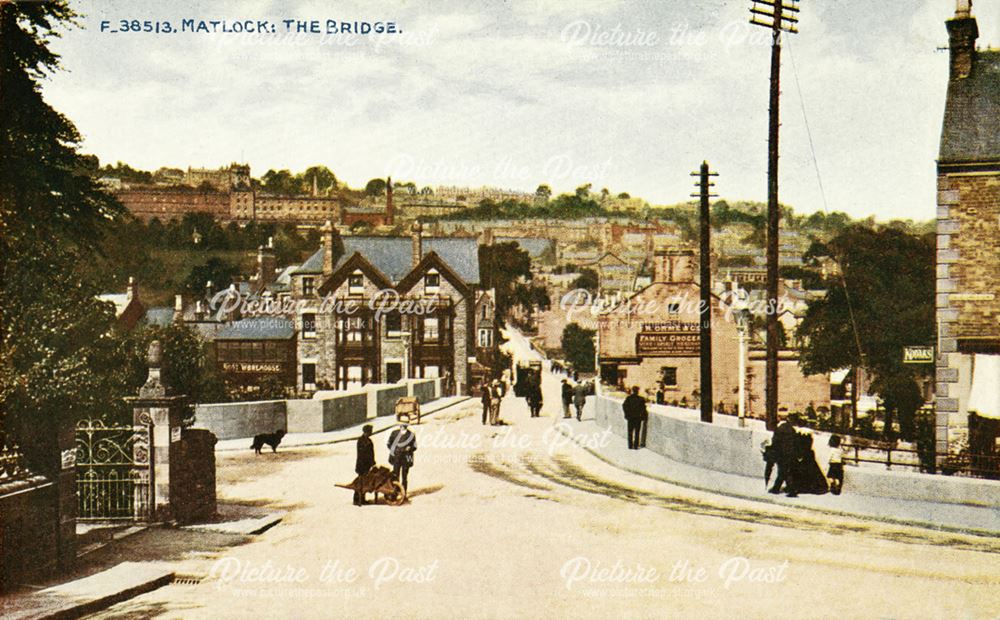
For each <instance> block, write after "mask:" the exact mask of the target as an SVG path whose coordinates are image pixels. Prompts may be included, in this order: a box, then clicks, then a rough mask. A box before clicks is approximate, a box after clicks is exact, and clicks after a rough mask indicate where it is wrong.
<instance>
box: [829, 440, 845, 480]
mask: <svg viewBox="0 0 1000 620" xmlns="http://www.w3.org/2000/svg"><path fill="white" fill-rule="evenodd" d="M829 446H830V460H829V461H828V465H827V468H826V477H827V479H828V480H829V481H830V492H831V493H833V494H834V495H840V490H841V489H842V488H843V487H844V455H843V453H842V452H841V451H840V435H830V442H829Z"/></svg>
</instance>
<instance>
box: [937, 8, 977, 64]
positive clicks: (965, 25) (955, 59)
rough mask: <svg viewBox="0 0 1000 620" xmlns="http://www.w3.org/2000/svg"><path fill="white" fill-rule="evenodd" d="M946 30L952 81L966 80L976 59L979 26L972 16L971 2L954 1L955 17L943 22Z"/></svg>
mask: <svg viewBox="0 0 1000 620" xmlns="http://www.w3.org/2000/svg"><path fill="white" fill-rule="evenodd" d="M945 26H947V28H948V50H949V54H950V56H951V60H950V63H951V70H950V77H951V79H952V80H959V79H962V78H967V77H969V76H970V75H971V74H972V67H973V64H974V63H975V59H976V39H978V38H979V25H978V24H977V23H976V18H975V17H973V16H972V0H956V4H955V17H954V18H952V19H949V20H948V21H947V22H945Z"/></svg>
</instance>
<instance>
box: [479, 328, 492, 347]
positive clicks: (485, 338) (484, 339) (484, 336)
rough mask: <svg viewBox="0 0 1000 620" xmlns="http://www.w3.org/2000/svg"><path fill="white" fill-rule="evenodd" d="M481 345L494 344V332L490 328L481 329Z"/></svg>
mask: <svg viewBox="0 0 1000 620" xmlns="http://www.w3.org/2000/svg"><path fill="white" fill-rule="evenodd" d="M479 346H480V347H481V348H486V347H492V346H493V332H492V331H490V330H488V329H480V330H479Z"/></svg>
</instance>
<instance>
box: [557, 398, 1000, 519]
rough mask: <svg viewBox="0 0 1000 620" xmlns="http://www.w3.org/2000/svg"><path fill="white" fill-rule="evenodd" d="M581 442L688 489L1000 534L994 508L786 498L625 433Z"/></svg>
mask: <svg viewBox="0 0 1000 620" xmlns="http://www.w3.org/2000/svg"><path fill="white" fill-rule="evenodd" d="M559 430H560V432H561V433H562V434H563V435H565V436H567V437H572V436H575V435H581V436H595V435H600V434H601V433H602V432H603V431H604V427H601V426H599V425H598V424H596V422H595V421H594V420H593V419H587V418H585V419H584V420H583V421H582V422H576V421H575V420H574V421H573V422H571V423H570V424H567V425H565V426H562V427H560V429H559ZM582 447H583V449H585V450H586V451H587V452H589V453H591V454H593V455H594V456H596V457H597V458H599V459H601V460H603V461H604V462H606V463H608V464H610V465H613V466H615V467H618V468H619V469H623V470H625V471H627V472H630V473H633V474H637V475H640V476H644V477H647V478H650V479H654V480H660V481H663V482H669V483H671V484H675V485H678V486H682V487H685V488H689V489H697V490H700V491H707V492H710V493H717V494H719V495H724V496H728V497H736V498H740V499H747V500H752V501H755V502H762V503H767V504H780V505H785V506H794V507H796V508H804V509H807V510H813V511H817V512H824V513H829V514H837V515H850V516H854V517H862V518H865V519H874V520H877V521H882V522H885V523H893V524H898V525H910V526H917V527H924V528H930V529H934V530H940V531H948V532H961V533H965V534H975V535H981V536H998V535H1000V510H997V509H995V508H989V507H983V506H966V505H959V504H945V503H937V502H921V501H911V500H902V499H891V498H883V497H870V496H865V495H852V494H851V490H850V488H849V487H846V488H845V489H844V492H843V493H842V494H841V495H833V494H826V495H804V494H803V495H799V496H798V497H786V496H785V495H773V494H771V493H768V492H767V487H766V486H765V484H764V479H763V477H760V478H750V477H747V476H741V475H737V474H729V473H724V472H719V471H714V470H709V469H703V468H700V467H693V466H691V465H687V464H685V463H680V462H678V461H674V460H672V459H670V458H667V457H665V456H662V455H659V454H657V453H655V452H652V451H650V450H646V449H640V450H629V449H628V446H627V444H626V441H625V438H623V437H619V436H617V435H613V434H609V435H608V437H607V440H606V441H604V442H602V443H601V444H600V445H595V446H582ZM761 473H762V474H763V463H762V464H761Z"/></svg>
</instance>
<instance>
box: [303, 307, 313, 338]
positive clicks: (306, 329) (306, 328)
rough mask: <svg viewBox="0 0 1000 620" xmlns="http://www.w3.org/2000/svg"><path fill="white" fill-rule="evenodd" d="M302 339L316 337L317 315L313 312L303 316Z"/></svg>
mask: <svg viewBox="0 0 1000 620" xmlns="http://www.w3.org/2000/svg"><path fill="white" fill-rule="evenodd" d="M302 337H303V338H315V337H316V315H315V314H313V313H312V312H308V313H304V314H303V315H302Z"/></svg>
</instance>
